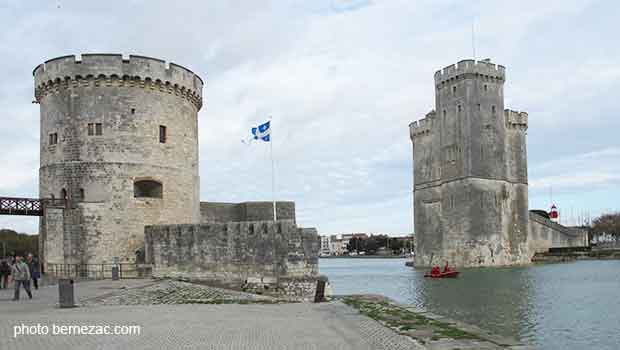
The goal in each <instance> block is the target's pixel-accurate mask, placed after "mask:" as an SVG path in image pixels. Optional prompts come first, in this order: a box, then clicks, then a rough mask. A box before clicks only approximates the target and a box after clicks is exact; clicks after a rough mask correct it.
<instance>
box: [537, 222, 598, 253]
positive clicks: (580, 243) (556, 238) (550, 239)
mask: <svg viewBox="0 0 620 350" xmlns="http://www.w3.org/2000/svg"><path fill="white" fill-rule="evenodd" d="M529 226H530V230H529V231H530V235H529V237H528V240H529V246H530V250H531V252H532V255H533V254H534V253H543V252H547V251H548V250H549V248H563V247H586V246H588V232H587V231H586V230H583V229H580V228H574V227H566V226H562V225H560V224H557V223H555V222H553V221H551V220H549V219H547V218H545V217H542V216H540V215H538V214H536V213H533V212H530V222H529Z"/></svg>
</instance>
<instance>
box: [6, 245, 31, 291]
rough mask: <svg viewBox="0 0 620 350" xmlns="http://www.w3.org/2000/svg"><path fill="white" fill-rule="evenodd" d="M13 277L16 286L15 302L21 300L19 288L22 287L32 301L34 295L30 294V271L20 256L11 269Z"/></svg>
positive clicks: (16, 258)
mask: <svg viewBox="0 0 620 350" xmlns="http://www.w3.org/2000/svg"><path fill="white" fill-rule="evenodd" d="M11 276H13V283H14V284H15V296H14V297H13V300H19V288H20V287H21V286H23V287H24V289H25V290H26V293H27V294H28V297H29V298H30V299H32V293H31V292H30V269H29V268H28V265H26V264H25V263H24V262H23V261H22V257H21V256H19V255H17V256H16V257H15V264H14V265H13V266H12V267H11Z"/></svg>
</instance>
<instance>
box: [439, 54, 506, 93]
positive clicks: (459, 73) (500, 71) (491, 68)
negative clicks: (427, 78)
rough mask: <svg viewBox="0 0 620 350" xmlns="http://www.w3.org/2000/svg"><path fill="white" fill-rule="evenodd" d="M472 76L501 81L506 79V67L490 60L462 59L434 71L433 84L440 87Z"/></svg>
mask: <svg viewBox="0 0 620 350" xmlns="http://www.w3.org/2000/svg"><path fill="white" fill-rule="evenodd" d="M472 77H476V78H482V79H487V80H490V81H497V82H503V81H504V80H505V79H506V68H504V66H501V65H499V64H497V65H496V64H494V63H491V62H490V60H482V61H475V60H462V61H459V62H458V63H457V64H452V65H449V66H447V67H445V68H443V69H441V70H438V71H437V72H435V86H436V87H437V88H440V87H441V86H442V85H444V84H450V83H453V82H455V81H457V80H460V79H465V78H472Z"/></svg>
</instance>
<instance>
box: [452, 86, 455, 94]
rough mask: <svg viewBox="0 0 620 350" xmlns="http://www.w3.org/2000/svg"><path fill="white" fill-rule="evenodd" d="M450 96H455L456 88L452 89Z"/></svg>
mask: <svg viewBox="0 0 620 350" xmlns="http://www.w3.org/2000/svg"><path fill="white" fill-rule="evenodd" d="M452 96H456V86H453V87H452Z"/></svg>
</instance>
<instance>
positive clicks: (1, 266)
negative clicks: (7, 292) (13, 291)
mask: <svg viewBox="0 0 620 350" xmlns="http://www.w3.org/2000/svg"><path fill="white" fill-rule="evenodd" d="M10 275H11V266H9V263H8V262H6V260H2V261H0V289H2V288H4V289H7V288H9V276H10Z"/></svg>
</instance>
